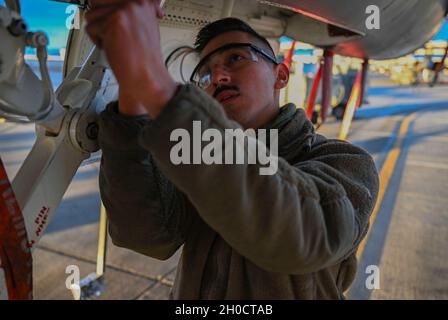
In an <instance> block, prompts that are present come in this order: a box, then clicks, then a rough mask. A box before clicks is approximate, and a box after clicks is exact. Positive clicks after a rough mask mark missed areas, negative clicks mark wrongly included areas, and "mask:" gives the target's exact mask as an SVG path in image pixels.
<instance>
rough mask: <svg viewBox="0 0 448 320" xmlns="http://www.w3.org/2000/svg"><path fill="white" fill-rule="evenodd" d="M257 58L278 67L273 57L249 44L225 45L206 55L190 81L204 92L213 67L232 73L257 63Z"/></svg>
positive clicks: (208, 84) (209, 81)
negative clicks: (264, 59)
mask: <svg viewBox="0 0 448 320" xmlns="http://www.w3.org/2000/svg"><path fill="white" fill-rule="evenodd" d="M259 56H262V57H264V58H266V59H267V60H269V61H271V62H272V63H274V64H275V65H278V62H277V59H276V58H275V57H272V56H271V55H269V54H268V53H266V51H264V50H263V49H260V48H258V47H257V46H254V45H253V44H251V43H231V44H227V45H225V46H222V47H220V48H218V49H216V50H214V51H212V52H211V53H209V54H208V55H206V56H205V57H204V58H203V59H202V60H201V61H200V62H199V64H198V65H197V66H196V68H195V69H194V71H193V73H192V75H191V78H190V81H191V82H192V83H194V84H196V85H197V86H198V87H200V88H202V89H204V90H205V89H207V88H208V87H209V86H210V85H211V83H212V70H213V68H214V67H215V66H217V65H219V66H220V67H221V68H223V69H225V70H226V71H229V72H234V71H237V70H240V69H243V68H245V67H246V66H247V65H248V64H250V63H252V62H257V61H259Z"/></svg>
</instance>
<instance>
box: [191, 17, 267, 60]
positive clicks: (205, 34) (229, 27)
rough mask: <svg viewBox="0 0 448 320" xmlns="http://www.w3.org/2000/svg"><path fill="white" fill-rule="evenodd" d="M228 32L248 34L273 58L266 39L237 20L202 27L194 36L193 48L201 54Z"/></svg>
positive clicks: (218, 21) (225, 19)
mask: <svg viewBox="0 0 448 320" xmlns="http://www.w3.org/2000/svg"><path fill="white" fill-rule="evenodd" d="M230 31H241V32H245V33H247V34H250V35H251V36H253V37H254V38H256V39H257V40H259V41H261V42H262V43H263V44H264V45H266V46H267V49H269V50H270V51H271V53H272V55H273V56H274V57H275V53H274V50H273V49H272V47H271V45H270V44H269V42H268V40H266V38H264V37H262V36H261V35H260V34H258V33H257V32H256V31H255V30H254V29H253V28H252V27H251V26H249V25H248V24H247V23H246V22H244V21H242V20H240V19H237V18H224V19H221V20H217V21H215V22H212V23H209V24H208V25H206V26H205V27H203V28H202V29H201V30H200V31H199V33H198V35H197V36H196V41H195V43H194V48H195V50H196V51H197V52H202V50H204V48H205V47H206V46H207V44H208V43H209V42H210V41H211V40H212V39H214V38H216V37H217V36H219V35H221V34H223V33H226V32H230Z"/></svg>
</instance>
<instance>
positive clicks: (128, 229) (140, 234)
mask: <svg viewBox="0 0 448 320" xmlns="http://www.w3.org/2000/svg"><path fill="white" fill-rule="evenodd" d="M117 106H118V104H117V103H112V104H110V105H109V106H108V107H107V108H106V110H105V111H104V112H102V113H101V114H100V119H99V126H100V133H99V143H100V147H101V149H102V159H101V166H100V176H99V186H100V193H101V198H102V201H103V203H104V206H105V208H106V212H107V217H108V221H109V234H110V236H111V238H112V241H113V243H114V244H115V245H117V246H120V247H125V248H128V249H131V250H133V251H136V252H139V253H142V254H144V255H147V256H151V257H153V258H157V259H161V260H165V259H168V258H169V257H170V256H172V255H173V254H174V253H175V252H176V251H177V249H178V248H179V247H180V246H181V245H182V244H183V242H184V241H185V234H186V232H187V229H188V227H189V219H188V215H187V213H186V212H187V210H186V206H187V203H186V201H185V200H186V198H185V195H183V194H182V193H181V192H179V191H178V190H177V189H176V187H175V186H174V185H173V184H172V183H171V182H170V181H169V180H168V179H167V178H166V177H165V176H164V175H163V174H162V173H161V172H160V171H159V170H158V169H157V167H156V166H155V165H154V161H153V158H152V156H151V155H150V154H149V152H148V151H147V150H145V149H144V148H142V147H141V146H140V145H139V144H138V137H139V134H140V132H141V129H142V128H143V127H144V126H145V125H146V124H148V123H150V121H151V120H150V119H149V118H148V117H146V116H140V117H125V116H122V115H120V114H119V113H118V111H117Z"/></svg>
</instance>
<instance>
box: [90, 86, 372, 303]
mask: <svg viewBox="0 0 448 320" xmlns="http://www.w3.org/2000/svg"><path fill="white" fill-rule="evenodd" d="M117 110H118V109H117V103H114V104H111V105H109V106H108V108H107V110H106V111H104V112H103V113H102V114H101V116H100V135H99V141H100V146H101V148H102V151H103V157H102V162H101V170H100V191H101V197H102V200H103V202H104V205H105V207H106V209H107V215H108V218H109V222H110V223H109V233H110V236H111V238H112V240H113V242H114V243H115V244H116V245H118V246H120V247H125V248H129V249H131V250H134V251H136V252H139V253H142V254H144V255H147V256H150V257H154V258H157V259H162V260H164V259H167V258H169V257H171V256H172V255H173V254H174V253H175V252H176V251H177V250H178V249H179V248H180V247H181V246H183V248H182V255H181V259H180V262H179V266H178V268H177V275H176V279H175V284H174V287H173V290H172V298H174V299H344V294H343V293H344V291H346V290H347V289H348V287H349V285H350V284H351V282H352V281H353V279H354V277H355V273H356V267H357V261H356V255H355V252H356V250H357V247H358V246H359V244H360V242H361V240H362V239H363V238H364V236H365V235H366V232H367V230H368V227H369V217H370V215H371V213H372V210H373V208H374V205H375V201H376V198H377V194H378V185H379V181H378V180H379V179H378V172H377V170H376V167H375V164H374V161H373V159H372V157H371V156H370V155H369V154H368V153H367V152H366V151H364V150H363V149H361V148H359V147H356V146H354V145H352V144H350V143H347V142H343V141H339V140H330V139H326V138H325V137H323V136H322V135H319V134H317V133H315V132H314V128H313V125H312V124H311V123H310V122H309V121H308V120H307V119H306V116H305V113H304V112H303V110H301V109H296V107H295V106H294V105H292V104H288V105H286V106H284V107H283V108H281V109H280V113H279V115H278V116H277V117H276V118H275V119H274V120H273V121H271V122H270V123H269V124H267V125H266V126H265V128H266V129H278V130H279V137H278V155H279V162H278V171H277V173H276V174H274V175H270V176H268V175H265V176H263V175H260V173H259V166H258V165H256V164H243V165H240V164H238V165H205V164H200V165H183V164H182V165H174V164H173V163H172V162H171V160H170V150H171V148H172V147H173V146H174V145H175V144H176V143H177V142H172V141H170V135H171V133H172V131H173V130H175V129H179V128H183V129H186V130H187V131H189V132H190V135H191V136H193V132H192V130H193V121H201V124H202V129H203V130H205V129H210V128H214V129H217V130H219V131H220V132H223V131H224V130H225V129H236V128H241V126H240V125H239V124H238V123H236V122H235V121H232V120H230V119H229V118H228V117H227V116H226V114H225V112H224V110H223V108H222V106H221V105H220V104H219V103H218V102H217V101H215V100H214V99H212V98H211V97H209V96H208V95H206V94H205V93H204V92H203V91H201V90H200V89H198V88H196V87H195V86H192V85H184V86H181V87H180V89H179V90H178V92H177V93H176V95H175V96H174V97H173V98H172V99H171V100H170V102H169V103H168V105H167V106H166V108H165V109H164V110H163V112H162V113H161V114H160V116H159V117H158V118H157V119H155V120H151V119H149V118H148V117H145V116H141V117H125V116H123V115H120V114H119V113H118V111H117Z"/></svg>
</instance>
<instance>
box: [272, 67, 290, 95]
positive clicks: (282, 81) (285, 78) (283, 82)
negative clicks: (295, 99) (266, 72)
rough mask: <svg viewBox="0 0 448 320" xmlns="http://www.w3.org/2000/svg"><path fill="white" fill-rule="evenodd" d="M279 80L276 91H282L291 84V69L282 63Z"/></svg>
mask: <svg viewBox="0 0 448 320" xmlns="http://www.w3.org/2000/svg"><path fill="white" fill-rule="evenodd" d="M276 69H277V79H276V80H275V89H277V90H281V89H283V88H285V87H286V86H287V85H288V82H289V68H288V67H287V66H286V65H285V64H284V63H280V64H279V65H278V66H277V67H276Z"/></svg>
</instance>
